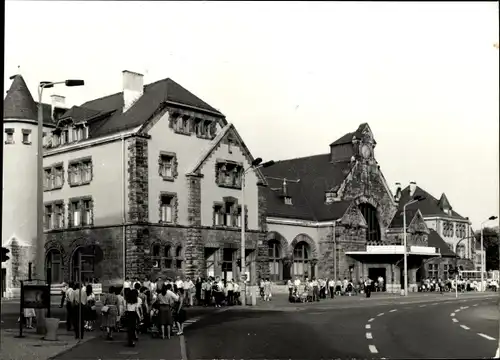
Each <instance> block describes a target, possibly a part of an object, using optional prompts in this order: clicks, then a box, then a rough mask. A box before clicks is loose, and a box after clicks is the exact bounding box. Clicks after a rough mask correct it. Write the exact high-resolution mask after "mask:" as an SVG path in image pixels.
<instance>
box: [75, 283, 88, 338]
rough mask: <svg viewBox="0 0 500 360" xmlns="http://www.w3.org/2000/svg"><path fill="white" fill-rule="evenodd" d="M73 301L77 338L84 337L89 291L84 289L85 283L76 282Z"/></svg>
mask: <svg viewBox="0 0 500 360" xmlns="http://www.w3.org/2000/svg"><path fill="white" fill-rule="evenodd" d="M72 298H73V299H72V300H73V301H72V303H73V311H72V313H73V328H74V330H75V339H83V334H84V330H85V326H84V324H85V323H84V316H85V314H84V311H85V306H86V305H87V293H86V292H85V290H84V289H83V285H81V284H79V283H77V284H75V291H73V293H72Z"/></svg>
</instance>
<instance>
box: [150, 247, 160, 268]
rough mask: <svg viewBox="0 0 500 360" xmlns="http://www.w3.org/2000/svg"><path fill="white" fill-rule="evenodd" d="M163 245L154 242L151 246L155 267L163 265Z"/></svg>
mask: <svg viewBox="0 0 500 360" xmlns="http://www.w3.org/2000/svg"><path fill="white" fill-rule="evenodd" d="M160 253H161V247H160V244H153V246H152V247H151V261H152V262H153V267H154V268H159V267H160V266H161V263H160V262H161V254H160Z"/></svg>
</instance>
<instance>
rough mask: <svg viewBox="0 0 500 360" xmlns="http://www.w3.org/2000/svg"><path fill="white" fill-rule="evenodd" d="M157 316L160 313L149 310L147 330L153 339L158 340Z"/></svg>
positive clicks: (155, 310)
mask: <svg viewBox="0 0 500 360" xmlns="http://www.w3.org/2000/svg"><path fill="white" fill-rule="evenodd" d="M159 314H160V311H159V310H158V309H153V310H151V313H150V315H151V327H150V328H149V332H150V334H151V336H152V337H153V338H159V337H160V328H159V327H158V324H159V322H160V320H159Z"/></svg>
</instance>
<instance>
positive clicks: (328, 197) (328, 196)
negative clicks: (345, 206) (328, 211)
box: [325, 191, 337, 204]
mask: <svg viewBox="0 0 500 360" xmlns="http://www.w3.org/2000/svg"><path fill="white" fill-rule="evenodd" d="M336 197H337V194H336V193H335V192H333V191H327V192H326V193H325V204H332V203H333V202H334V201H335V198H336Z"/></svg>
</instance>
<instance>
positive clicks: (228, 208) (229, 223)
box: [224, 202, 234, 226]
mask: <svg viewBox="0 0 500 360" xmlns="http://www.w3.org/2000/svg"><path fill="white" fill-rule="evenodd" d="M233 206H234V204H233V203H230V202H227V203H226V204H225V210H226V211H225V213H226V217H225V221H224V226H234V225H233V214H232V210H233Z"/></svg>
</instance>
